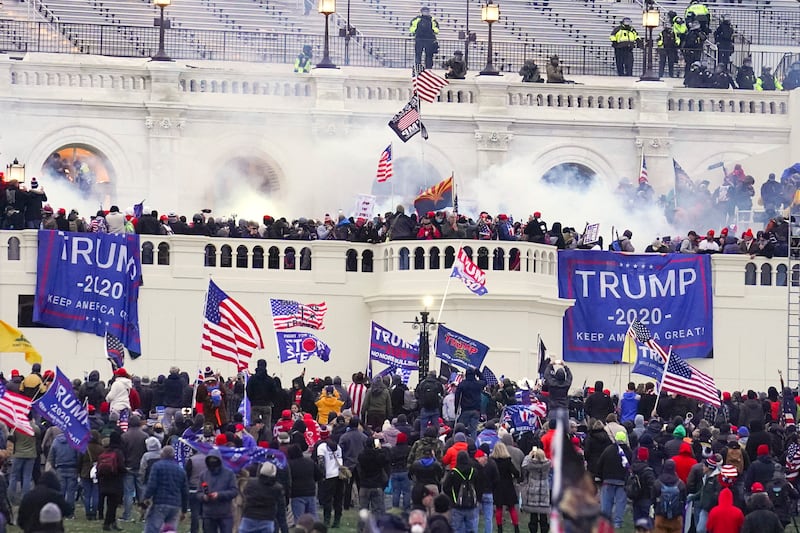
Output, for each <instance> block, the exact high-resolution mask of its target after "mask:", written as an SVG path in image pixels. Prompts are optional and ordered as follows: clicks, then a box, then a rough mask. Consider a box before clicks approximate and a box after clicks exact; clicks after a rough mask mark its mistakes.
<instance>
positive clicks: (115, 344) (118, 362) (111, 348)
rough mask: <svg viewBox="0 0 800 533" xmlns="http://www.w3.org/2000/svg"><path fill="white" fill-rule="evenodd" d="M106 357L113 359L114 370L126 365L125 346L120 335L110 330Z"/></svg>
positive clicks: (112, 366) (107, 336)
mask: <svg viewBox="0 0 800 533" xmlns="http://www.w3.org/2000/svg"><path fill="white" fill-rule="evenodd" d="M106 357H108V360H109V361H111V368H112V369H113V370H116V369H118V368H121V367H123V366H125V346H124V345H123V344H122V341H121V340H119V337H117V336H116V335H113V334H111V333H108V332H106Z"/></svg>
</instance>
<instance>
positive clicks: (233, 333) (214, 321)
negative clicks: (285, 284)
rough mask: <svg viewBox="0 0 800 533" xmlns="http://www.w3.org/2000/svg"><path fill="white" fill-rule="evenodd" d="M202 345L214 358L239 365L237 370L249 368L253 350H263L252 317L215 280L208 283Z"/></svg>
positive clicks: (258, 331)
mask: <svg viewBox="0 0 800 533" xmlns="http://www.w3.org/2000/svg"><path fill="white" fill-rule="evenodd" d="M201 348H202V349H203V350H205V351H207V352H209V353H210V354H211V357H216V358H217V359H222V360H223V361H229V362H231V363H234V364H236V366H237V368H238V370H245V369H246V368H247V367H248V365H249V364H250V358H251V357H252V356H253V352H255V351H256V350H263V349H264V340H263V339H262V338H261V331H260V330H259V329H258V324H256V321H255V319H254V318H253V316H252V315H251V314H250V313H248V312H247V309H245V308H244V307H242V306H241V305H240V304H239V302H237V301H236V300H234V299H233V298H231V297H229V296H228V295H227V294H225V293H224V292H222V290H221V289H220V288H219V287H217V285H216V283H214V282H213V281H209V282H208V295H207V297H206V311H205V319H204V320H203V341H202V344H201Z"/></svg>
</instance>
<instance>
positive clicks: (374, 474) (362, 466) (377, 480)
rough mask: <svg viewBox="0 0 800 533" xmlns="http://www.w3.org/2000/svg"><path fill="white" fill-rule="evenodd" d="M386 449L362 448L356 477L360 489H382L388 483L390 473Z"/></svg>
mask: <svg viewBox="0 0 800 533" xmlns="http://www.w3.org/2000/svg"><path fill="white" fill-rule="evenodd" d="M388 451H389V450H387V449H386V448H374V447H372V446H371V445H370V447H367V448H364V451H363V452H361V453H360V454H359V455H358V477H359V480H360V482H361V485H360V487H361V488H365V489H383V488H385V487H386V484H387V483H389V474H390V472H391V468H390V459H389V454H388Z"/></svg>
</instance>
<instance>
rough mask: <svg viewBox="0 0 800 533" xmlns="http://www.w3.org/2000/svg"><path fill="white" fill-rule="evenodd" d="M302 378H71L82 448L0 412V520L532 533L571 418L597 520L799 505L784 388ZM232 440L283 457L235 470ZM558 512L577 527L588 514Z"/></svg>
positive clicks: (14, 374) (788, 513)
mask: <svg viewBox="0 0 800 533" xmlns="http://www.w3.org/2000/svg"><path fill="white" fill-rule="evenodd" d="M304 374H305V373H303V374H301V375H300V376H298V377H296V378H295V379H293V380H292V382H291V385H290V387H289V388H284V386H283V384H282V383H281V381H280V379H279V378H277V377H274V376H270V374H269V372H268V371H267V363H266V361H265V360H259V361H257V363H256V368H255V371H254V372H253V373H252V375H250V374H248V375H247V376H246V379H245V376H244V374H243V373H240V374H238V375H236V376H235V377H232V378H229V379H227V380H226V379H223V378H222V377H221V376H220V375H219V374H218V373H217V372H214V371H213V370H212V369H211V368H210V367H208V368H206V369H205V371H204V373H203V374H202V376H199V377H197V378H196V379H191V378H190V376H189V374H188V373H185V372H181V371H180V369H178V368H176V367H173V368H171V369H169V372H168V374H167V375H161V376H158V377H157V378H155V379H153V380H151V379H150V378H149V377H147V376H131V375H129V374H128V372H127V371H126V370H125V369H124V368H118V369H117V370H115V371H114V373H113V377H112V378H111V380H110V382H109V383H108V384H106V383H104V382H103V381H101V379H100V373H99V372H98V371H92V372H91V373H89V375H88V376H87V378H86V379H85V380H84V381H81V380H75V381H74V383H73V387H74V392H75V393H76V395H77V396H78V398H79V399H80V400H81V401H83V402H84V404H85V405H86V407H87V409H88V413H89V420H90V425H91V435H92V436H91V440H90V441H89V445H88V449H87V450H86V452H85V453H79V452H77V451H75V449H73V448H72V447H71V446H70V445H69V443H68V442H67V438H66V436H65V435H64V434H62V433H61V432H60V430H58V428H56V427H54V426H48V425H47V424H46V423H43V422H42V421H40V420H39V419H38V418H37V417H34V416H33V415H31V416H30V418H31V422H32V425H33V427H34V435H33V436H27V435H26V434H24V433H21V432H19V431H14V430H13V429H15V428H11V430H9V428H8V427H7V426H5V425H3V424H2V423H0V439H2V441H1V442H0V444H6V443H7V446H0V464H2V466H3V468H2V471H3V472H4V473H5V474H3V475H0V530H3V529H4V527H5V525H6V524H9V523H12V522H15V523H16V524H17V525H18V526H19V527H20V528H21V529H22V530H23V531H24V532H26V533H30V532H39V531H63V530H64V529H63V523H64V520H69V519H71V518H73V517H75V516H83V517H85V518H86V519H87V520H102V521H103V530H105V531H108V530H121V529H122V528H120V524H122V523H125V522H137V521H141V522H143V523H144V526H143V527H144V531H145V532H147V533H150V532H153V533H155V532H160V531H175V527H176V525H177V523H178V521H180V520H183V519H184V518H185V517H186V516H187V514H188V515H189V516H190V530H191V531H192V533H196V532H198V531H200V530H201V529H202V531H204V532H215V533H216V532H221V533H228V532H232V531H239V532H242V533H250V532H272V531H281V532H287V531H290V530H291V531H296V532H309V531H313V532H325V531H327V530H328V528H331V529H336V528H339V527H341V526H342V516H343V511H344V510H346V509H350V508H357V509H360V510H361V511H362V513H361V514H360V523H359V530H360V531H362V530H363V531H375V532H377V531H382V532H383V531H413V532H423V531H431V532H450V531H455V532H471V533H477V532H478V531H482V532H485V533H491V532H492V531H493V530H494V529H493V528H496V530H497V531H499V532H502V531H503V528H504V526H505V527H509V529H513V531H514V532H515V533H518V532H519V531H520V528H521V527H524V526H523V525H521V524H523V523H524V521H525V520H524V519H523V517H522V516H521V512H524V513H526V514H527V515H528V519H527V528H528V530H529V531H530V532H531V533H538V532H542V533H547V531H548V530H549V522H550V512H551V490H552V487H553V475H554V471H555V469H556V468H557V465H555V464H554V463H553V460H554V459H555V457H554V454H555V453H556V449H557V445H556V442H555V439H556V431H557V424H556V418H557V417H556V416H551V415H552V414H553V413H568V415H569V422H568V427H566V426H565V427H564V431H565V434H566V441H565V445H568V446H569V448H570V450H571V452H570V453H572V454H573V455H575V456H576V457H579V458H580V462H581V463H582V464H581V471H582V472H583V471H585V472H586V473H587V474H585V476H588V477H587V478H586V479H591V481H590V482H589V485H588V487H589V489H588V490H589V494H588V499H587V500H586V501H584V502H582V504H583V506H584V508H583V509H582V510H581V513H582V515H581V519H582V520H589V522H590V523H591V522H592V521H593V520H595V519H597V520H600V521H608V522H609V525H613V527H614V528H617V529H619V528H621V527H622V526H623V521H624V520H625V519H626V517H627V516H632V519H633V522H634V523H635V527H636V529H637V531H642V532H649V531H658V532H664V533H668V532H669V533H673V532H680V531H684V530H685V529H683V528H684V521H686V522H685V523H686V525H687V529H686V530H689V529H688V526H691V530H692V531H695V532H697V533H706V532H708V533H749V532H754V531H756V530H757V528H759V529H758V530H760V531H764V532H766V533H773V532H774V533H779V532H781V531H783V529H784V527H785V526H786V525H787V524H789V523H791V522H792V521H793V520H794V517H795V516H796V514H797V503H798V499H800V497H799V496H798V491H797V483H798V480H799V479H800V442H799V441H798V434H797V432H796V426H795V421H796V420H797V414H798V413H797V411H798V404H800V397H797V396H795V394H796V391H793V390H792V389H790V388H787V387H783V385H782V383H781V391H780V392H779V391H778V388H777V387H769V389H768V390H767V391H766V392H765V393H756V392H754V391H752V390H748V391H734V392H732V393H731V392H720V393H719V398H720V406H719V407H715V406H714V405H712V404H702V403H701V404H698V402H696V401H694V400H692V399H690V398H687V397H684V396H679V395H673V394H669V395H668V394H666V393H662V394H661V395H660V396H659V395H657V394H656V393H655V386H654V383H652V382H649V383H646V384H639V385H637V384H635V383H629V384H628V385H627V388H626V390H625V391H622V392H621V393H619V394H618V393H616V392H612V391H609V390H608V389H606V388H605V387H604V384H603V383H602V382H596V383H595V384H594V387H586V384H585V383H584V386H583V387H580V388H573V375H572V372H571V370H570V369H569V367H568V366H566V365H565V364H564V363H563V362H562V361H559V360H556V361H549V360H548V361H546V362H545V365H544V369H543V372H542V375H541V376H540V379H539V380H537V382H536V383H535V384H533V383H530V382H528V381H527V380H523V381H521V382H520V383H519V384H518V383H515V382H513V381H511V380H510V379H507V378H501V379H500V382H496V381H495V382H492V381H490V382H489V383H487V382H486V381H484V380H483V379H482V377H481V376H482V374H481V372H479V371H478V370H477V369H468V370H466V371H465V372H464V373H463V374H459V375H457V376H454V375H451V376H448V377H444V376H437V375H436V373H435V372H430V373H429V374H428V375H426V376H420V378H421V379H420V381H419V383H418V384H417V385H416V386H415V387H413V388H409V387H408V386H407V384H406V383H404V382H403V381H402V379H401V377H400V376H399V375H385V376H376V377H375V378H374V379H372V380H370V379H368V378H367V377H366V376H365V375H364V374H363V373H357V374H353V375H352V377H351V380H350V381H349V382H345V381H343V380H342V379H341V378H340V377H338V376H337V377H324V378H312V379H309V380H308V381H306V380H305V375H304ZM454 374H455V373H454ZM52 378H53V375H52V371H45V372H44V373H42V369H41V366H40V365H38V364H36V365H34V366H33V368H32V369H31V372H30V373H29V374H28V375H26V376H22V375H21V373H20V372H18V371H17V370H12V371H11V374H10V376H9V377H8V378H6V377H5V376H0V379H1V380H2V383H3V385H4V386H5V387H7V389H8V390H11V391H14V392H18V393H21V394H24V395H27V396H29V397H31V398H35V397H37V396H38V395H39V394H41V393H42V391H44V390H46V388H47V387H48V386H49V384H50V383H51V382H52ZM245 398H246V399H247V400H248V401H249V406H248V407H247V408H240V406H243V405H245V404H246V402H243V401H242V400H243V399H245ZM519 405H524V406H532V405H536V406H538V407H537V408H536V409H535V410H534V411H532V412H534V413H536V414H535V415H532V418H535V417H537V416H540V415H541V417H540V418H537V423H528V422H525V424H526V425H525V426H522V425H519V423H518V422H517V421H518V420H519V419H518V418H515V417H513V416H509V411H508V410H509V409H510V408H513V406H519ZM545 413H548V414H545ZM123 421H125V422H126V423H125V424H122V422H123ZM518 425H519V427H517V426H518ZM187 442H191V443H193V444H194V445H193V446H191V447H187V445H186V443H187ZM228 448H234V450H229V451H230V452H232V453H235V454H236V456H238V457H240V458H241V456H247V457H250V455H248V454H252V457H256V455H257V454H256V453H255V451H256V450H259V449H270V450H272V453H273V456H272V457H273V458H278V459H277V460H270V459H267V460H262V461H263V462H262V461H258V460H252V461H247V462H246V463H241V462H239V463H237V465H238V466H232V465H231V463H229V462H227V461H226V458H230V457H231V455H230V454H229V453H226V450H227V449H228ZM181 450H185V451H187V452H188V453H181ZM190 450H194V451H193V452H192V451H190ZM559 453H560V452H559ZM280 458H285V460H280ZM564 479H572V478H569V477H568V476H566V474H565V478H564ZM7 495H8V497H7ZM79 502H82V507H83V512H81V511H80V509H79ZM562 503H563V505H561V504H559V509H561V511H562V512H563V513H564V519H565V520H571V519H576V517H570V516H568V513H566V511H564V509H565V508H567V507H568V506H569V505H570V504H569V502H562ZM573 503H574V502H573ZM687 504H688V505H687ZM120 506H121V507H122V514H121V516H120V517H117V509H118V507H120ZM628 513H630V514H628ZM585 530H586V529H579V531H585Z"/></svg>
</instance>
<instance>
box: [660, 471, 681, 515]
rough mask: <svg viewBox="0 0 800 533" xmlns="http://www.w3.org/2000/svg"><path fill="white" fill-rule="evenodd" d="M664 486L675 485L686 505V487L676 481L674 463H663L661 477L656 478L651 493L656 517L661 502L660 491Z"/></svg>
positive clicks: (679, 481)
mask: <svg viewBox="0 0 800 533" xmlns="http://www.w3.org/2000/svg"><path fill="white" fill-rule="evenodd" d="M665 485H667V486H670V487H672V486H675V485H677V487H678V491H679V492H680V498H681V501H682V502H683V503H686V485H685V484H684V483H683V481H681V480H680V479H678V476H677V475H675V463H673V462H672V461H666V462H665V463H664V469H663V471H662V472H661V475H660V476H658V479H656V481H655V483H653V491H652V499H653V503H654V506H653V507H654V509H655V514H656V515H658V514H659V513H660V506H659V504H660V500H661V489H662V487H664V486H665Z"/></svg>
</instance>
